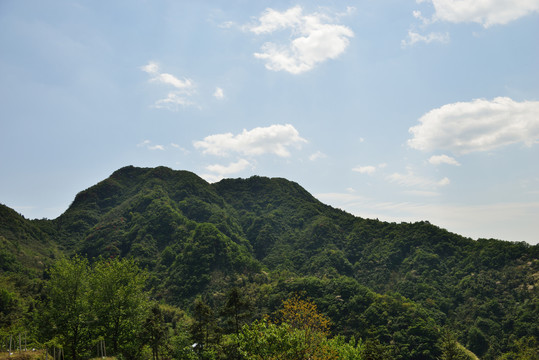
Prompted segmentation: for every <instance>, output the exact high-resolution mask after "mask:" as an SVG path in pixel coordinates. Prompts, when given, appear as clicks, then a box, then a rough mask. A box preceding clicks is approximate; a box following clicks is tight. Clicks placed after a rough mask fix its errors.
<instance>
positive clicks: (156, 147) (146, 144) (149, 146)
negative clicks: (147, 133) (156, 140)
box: [137, 140, 165, 151]
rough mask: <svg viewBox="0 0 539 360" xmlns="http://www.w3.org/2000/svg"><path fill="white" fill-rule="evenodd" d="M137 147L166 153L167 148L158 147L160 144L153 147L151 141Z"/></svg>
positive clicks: (143, 142) (145, 141)
mask: <svg viewBox="0 0 539 360" xmlns="http://www.w3.org/2000/svg"><path fill="white" fill-rule="evenodd" d="M137 147H145V148H146V149H148V150H152V151H153V150H161V151H165V147H164V146H163V145H158V144H155V145H153V144H152V142H151V141H150V140H144V141H142V142H140V143H138V144H137Z"/></svg>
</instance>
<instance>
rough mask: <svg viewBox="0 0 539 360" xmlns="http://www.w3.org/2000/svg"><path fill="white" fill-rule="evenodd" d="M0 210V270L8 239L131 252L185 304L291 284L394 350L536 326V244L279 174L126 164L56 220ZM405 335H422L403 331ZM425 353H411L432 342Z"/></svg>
mask: <svg viewBox="0 0 539 360" xmlns="http://www.w3.org/2000/svg"><path fill="white" fill-rule="evenodd" d="M0 215H1V218H0V219H1V222H0V239H1V240H2V241H3V243H2V247H1V248H0V249H1V250H3V254H4V255H2V256H4V257H5V258H6V259H7V260H5V261H4V262H3V263H5V264H8V265H4V267H6V269H4V268H2V271H4V272H6V271H17V269H22V268H25V267H27V266H31V265H30V264H29V262H28V259H29V257H28V256H26V255H25V256H26V257H25V256H22V255H20V254H19V253H17V254H19V255H17V256H15V257H13V256H12V254H14V253H15V248H16V246H19V247H22V248H25V249H26V248H27V249H36V250H35V254H37V255H33V256H38V257H41V258H43V259H49V260H47V261H50V259H52V258H53V257H54V256H56V255H55V254H57V251H59V250H57V249H61V250H62V251H63V252H64V253H65V254H68V255H69V254H74V253H79V254H83V255H85V256H87V257H88V258H90V259H92V258H96V257H117V256H120V257H133V258H135V259H137V260H138V262H139V263H140V264H141V265H142V266H143V267H145V268H146V269H147V270H148V271H149V272H150V275H151V276H150V286H151V287H152V291H153V294H154V296H155V297H156V298H158V299H161V300H163V301H166V302H168V303H171V304H176V305H180V306H182V307H188V306H189V305H190V304H191V303H192V300H193V299H194V298H195V297H196V296H197V295H200V294H202V295H203V296H204V297H206V298H208V299H211V302H214V303H215V304H217V303H219V301H221V300H222V296H223V295H222V294H224V293H225V292H226V290H227V289H228V288H230V287H231V286H241V287H242V288H243V289H244V291H245V293H247V294H249V296H250V297H251V298H252V299H253V301H254V303H255V304H256V306H257V308H258V309H259V311H260V312H265V311H271V310H272V309H275V308H276V307H278V306H279V304H280V301H281V300H282V299H283V298H286V297H287V296H289V295H290V294H292V293H303V294H305V296H307V297H310V298H313V299H314V300H315V301H316V302H317V304H318V305H319V307H320V309H321V310H322V311H324V312H325V313H327V314H329V315H330V316H331V318H332V320H333V322H334V330H335V331H336V332H339V333H342V334H346V335H356V336H359V337H362V338H369V337H373V338H376V339H377V340H378V341H381V342H385V343H388V344H389V343H391V342H395V341H399V342H403V344H407V345H406V349H404V348H403V349H404V350H401V351H403V352H404V353H406V354H411V351H412V350H411V349H412V348H414V347H415V348H423V347H424V346H426V345H425V344H430V345H428V346H426V347H425V350H424V352H425V354H427V352H428V350H427V349H428V347H429V346H431V347H434V348H436V345H435V344H436V342H437V341H438V340H437V339H439V336H440V335H439V333H438V332H437V330H436V329H437V328H439V327H442V326H448V327H449V328H451V329H453V330H454V331H456V332H457V334H458V337H459V338H458V340H459V341H460V342H461V343H462V344H464V345H466V346H467V347H469V348H470V349H471V350H473V351H474V352H475V353H477V354H478V355H479V356H482V357H485V358H494V357H495V356H497V355H498V354H500V353H501V352H503V351H506V350H507V349H510V348H511V346H512V344H513V342H514V339H515V338H514V337H515V336H516V337H517V338H526V337H532V338H534V339H539V324H537V322H536V321H535V320H534V319H536V317H537V316H536V315H537V314H539V300H538V298H539V297H538V290H537V289H539V246H530V245H527V244H525V243H509V242H503V241H498V240H492V239H491V240H487V239H481V240H479V241H473V240H471V239H468V238H464V237H461V236H459V235H457V234H453V233H450V232H448V231H446V230H444V229H440V228H438V227H436V226H434V225H432V224H430V223H428V222H418V223H413V224H411V223H402V224H396V223H386V222H381V221H378V220H369V219H362V218H358V217H355V216H353V215H351V214H348V213H346V212H344V211H341V210H338V209H334V208H332V207H330V206H327V205H325V204H323V203H321V202H320V201H318V200H317V199H315V198H314V197H313V196H312V195H311V194H309V193H308V192H307V191H305V189H303V188H302V187H301V186H300V185H298V184H296V183H293V182H290V181H288V180H286V179H280V178H272V179H270V178H264V177H257V176H255V177H252V178H249V179H225V180H222V181H220V182H218V183H215V184H209V183H207V182H206V181H204V180H203V179H201V178H200V177H198V176H197V175H195V174H193V173H190V172H187V171H174V170H171V169H168V168H164V167H158V168H135V167H132V166H130V167H125V168H122V169H120V170H118V171H116V172H114V173H113V174H112V175H111V176H110V177H109V178H107V179H105V180H103V181H102V182H100V183H98V184H96V185H95V186H92V187H90V188H89V189H86V190H84V191H82V192H80V193H79V194H78V195H77V196H76V198H75V200H74V201H73V203H72V204H71V206H70V207H69V209H68V210H67V211H66V212H65V213H64V214H62V215H61V216H60V217H59V218H57V219H55V220H49V221H47V220H40V221H29V220H26V219H24V218H22V217H21V216H20V215H18V214H16V213H15V212H13V211H12V210H11V209H8V208H6V207H0ZM17 244H18V245H17ZM23 253H24V252H23ZM25 253H28V254H34V253H32V252H31V251H26V250H25ZM5 254H7V255H5ZM10 254H11V255H10ZM10 256H11V257H10ZM12 258H14V259H15V263H13V262H10V261H11V260H10V259H12ZM24 259H26V260H24ZM47 261H45V263H46V262H47ZM9 264H15V265H9ZM13 266H15V267H13ZM7 267H9V269H8V268H7ZM414 319H415V320H414ZM418 321H419V323H418ZM390 324H393V325H391V326H390ZM399 324H400V325H399ZM414 328H416V329H418V334H419V335H417V334H416V335H413V329H414ZM414 336H417V337H418V339H416V340H414V341H419V343H421V341H423V343H421V344H423V345H420V344H419V343H417V344H416V345H413V344H412V343H410V342H406V341H408V340H407V339H411V337H414ZM421 339H422V340H421ZM403 346H404V345H403ZM425 354H423V355H421V354H419V353H418V354H416V355H417V356H418V358H421V356H426V358H432V357H433V356H435V355H436V351H435V352H431V353H429V355H428V356H427V355H425ZM410 356H411V355H410ZM414 356H415V355H414Z"/></svg>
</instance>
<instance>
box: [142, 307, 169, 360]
mask: <svg viewBox="0 0 539 360" xmlns="http://www.w3.org/2000/svg"><path fill="white" fill-rule="evenodd" d="M166 335H167V328H166V324H165V321H164V319H163V313H162V311H161V309H160V308H159V305H158V304H153V306H152V307H151V309H150V311H149V313H148V316H147V317H146V320H145V322H144V329H143V338H144V342H145V343H146V344H148V345H149V346H150V348H151V349H152V359H153V360H159V348H160V347H162V346H163V345H164V344H165V341H166Z"/></svg>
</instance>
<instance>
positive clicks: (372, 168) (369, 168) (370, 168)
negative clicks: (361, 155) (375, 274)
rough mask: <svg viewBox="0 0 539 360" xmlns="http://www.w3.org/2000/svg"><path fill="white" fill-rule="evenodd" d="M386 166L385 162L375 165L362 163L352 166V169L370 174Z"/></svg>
mask: <svg viewBox="0 0 539 360" xmlns="http://www.w3.org/2000/svg"><path fill="white" fill-rule="evenodd" d="M385 167H386V164H385V163H382V164H378V165H376V166H374V165H364V166H359V165H358V166H356V167H354V168H352V171H355V172H358V173H360V174H367V175H372V174H374V173H375V172H376V171H377V170H378V169H383V168H385Z"/></svg>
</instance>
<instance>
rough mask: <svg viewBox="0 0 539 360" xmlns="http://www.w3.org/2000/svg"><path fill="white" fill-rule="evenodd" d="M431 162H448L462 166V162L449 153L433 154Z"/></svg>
mask: <svg viewBox="0 0 539 360" xmlns="http://www.w3.org/2000/svg"><path fill="white" fill-rule="evenodd" d="M429 164H432V165H440V164H448V165H455V166H460V163H459V162H458V161H457V160H456V159H454V158H452V157H451V156H447V155H432V156H431V157H430V159H429Z"/></svg>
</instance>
